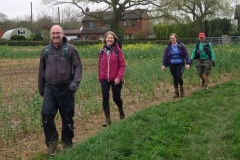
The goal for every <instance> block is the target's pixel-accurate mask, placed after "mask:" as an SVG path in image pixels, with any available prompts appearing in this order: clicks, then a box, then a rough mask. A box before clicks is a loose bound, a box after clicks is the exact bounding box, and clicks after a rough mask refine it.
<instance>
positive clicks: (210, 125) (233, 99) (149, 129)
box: [35, 81, 240, 160]
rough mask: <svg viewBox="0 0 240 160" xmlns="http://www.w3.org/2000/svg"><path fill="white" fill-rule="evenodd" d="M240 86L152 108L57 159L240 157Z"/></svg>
mask: <svg viewBox="0 0 240 160" xmlns="http://www.w3.org/2000/svg"><path fill="white" fill-rule="evenodd" d="M239 85H240V81H231V82H228V83H224V84H221V85H217V86H215V87H213V88H210V89H209V90H207V91H206V90H201V91H197V92H194V93H193V94H192V95H191V96H189V97H186V98H181V99H179V100H176V101H172V102H167V103H162V104H160V105H156V106H151V107H148V108H146V109H143V110H141V111H139V112H136V113H134V114H133V115H131V116H130V117H129V118H127V119H126V120H123V121H119V122H116V123H114V124H112V125H111V126H110V127H108V128H103V129H102V130H101V131H100V132H99V133H98V134H96V135H95V136H93V137H90V138H89V139H87V140H86V141H84V142H82V143H79V144H78V145H76V146H75V147H74V148H73V149H71V150H69V151H68V152H65V153H63V154H58V155H56V156H54V157H52V159H57V160H66V159H71V160H74V159H84V160H99V159H101V160H112V159H114V160H123V159H124V160H135V159H138V160H146V159H148V160H150V159H152V160H157V159H168V160H169V159H187V160H192V159H199V160H203V159H228V160H230V159H240V153H239V149H240V135H239V132H240V127H239V126H240V125H239V124H240V108H239V104H240V99H239V95H240V90H239V89H238V88H239ZM35 158H36V157H35Z"/></svg>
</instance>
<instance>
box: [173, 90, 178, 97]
mask: <svg viewBox="0 0 240 160" xmlns="http://www.w3.org/2000/svg"><path fill="white" fill-rule="evenodd" d="M178 97H179V91H178V88H175V95H174V96H173V98H178Z"/></svg>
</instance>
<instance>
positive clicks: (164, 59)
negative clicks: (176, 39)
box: [162, 47, 169, 67]
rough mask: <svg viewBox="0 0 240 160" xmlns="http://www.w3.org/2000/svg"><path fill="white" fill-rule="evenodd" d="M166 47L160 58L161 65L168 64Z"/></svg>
mask: <svg viewBox="0 0 240 160" xmlns="http://www.w3.org/2000/svg"><path fill="white" fill-rule="evenodd" d="M168 52H169V51H168V47H166V49H165V51H164V53H163V59H162V65H164V66H165V67H167V66H168V59H169V58H168Z"/></svg>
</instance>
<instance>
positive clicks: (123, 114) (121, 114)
mask: <svg viewBox="0 0 240 160" xmlns="http://www.w3.org/2000/svg"><path fill="white" fill-rule="evenodd" d="M124 118H125V113H124V112H123V111H121V112H120V119H124Z"/></svg>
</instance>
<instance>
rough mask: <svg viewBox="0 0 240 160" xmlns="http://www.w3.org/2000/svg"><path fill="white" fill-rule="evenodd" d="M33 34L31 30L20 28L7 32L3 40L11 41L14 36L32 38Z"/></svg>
mask: <svg viewBox="0 0 240 160" xmlns="http://www.w3.org/2000/svg"><path fill="white" fill-rule="evenodd" d="M31 34H32V32H31V31H30V30H29V29H27V28H23V27H20V28H15V29H11V30H8V31H6V32H5V33H4V34H3V36H2V38H4V39H7V40H10V39H11V37H12V36H13V35H21V36H24V37H25V38H30V35H31Z"/></svg>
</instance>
